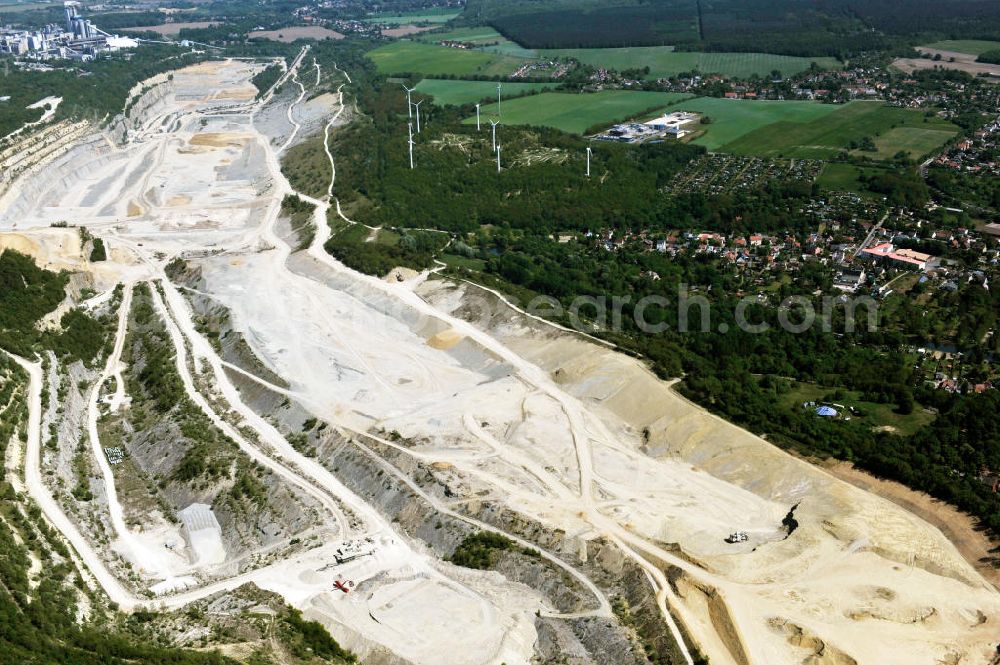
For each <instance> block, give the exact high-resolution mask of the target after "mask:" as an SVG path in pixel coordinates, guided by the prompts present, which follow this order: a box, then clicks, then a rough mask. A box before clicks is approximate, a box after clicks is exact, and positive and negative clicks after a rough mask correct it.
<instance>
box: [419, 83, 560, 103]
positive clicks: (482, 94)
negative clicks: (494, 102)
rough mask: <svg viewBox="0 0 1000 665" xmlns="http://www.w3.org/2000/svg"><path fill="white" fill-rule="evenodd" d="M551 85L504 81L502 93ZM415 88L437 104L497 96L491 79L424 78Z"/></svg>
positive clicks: (506, 94) (549, 85) (544, 87)
mask: <svg viewBox="0 0 1000 665" xmlns="http://www.w3.org/2000/svg"><path fill="white" fill-rule="evenodd" d="M553 85H554V84H549V83H504V84H503V94H504V95H505V96H511V97H514V96H518V95H524V94H526V93H528V92H531V91H533V90H545V89H547V88H551V87H553ZM417 90H418V91H420V92H422V93H424V94H425V95H431V96H432V97H433V98H434V103H435V104H437V105H439V106H445V105H447V104H454V105H456V106H459V105H462V104H474V103H475V102H478V101H480V100H482V99H496V97H497V84H496V83H493V82H491V81H449V80H441V79H424V80H422V81H421V82H420V83H418V84H417Z"/></svg>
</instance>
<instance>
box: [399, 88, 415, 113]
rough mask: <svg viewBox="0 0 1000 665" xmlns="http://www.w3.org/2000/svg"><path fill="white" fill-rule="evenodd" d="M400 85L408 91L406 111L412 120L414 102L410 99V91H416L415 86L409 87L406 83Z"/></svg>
mask: <svg viewBox="0 0 1000 665" xmlns="http://www.w3.org/2000/svg"><path fill="white" fill-rule="evenodd" d="M400 85H402V86H403V90H405V91H406V112H407V113H409V114H410V120H413V103H412V102H411V101H410V93H411V92H413V91H414V88H407V87H406V84H405V83H403V84H400Z"/></svg>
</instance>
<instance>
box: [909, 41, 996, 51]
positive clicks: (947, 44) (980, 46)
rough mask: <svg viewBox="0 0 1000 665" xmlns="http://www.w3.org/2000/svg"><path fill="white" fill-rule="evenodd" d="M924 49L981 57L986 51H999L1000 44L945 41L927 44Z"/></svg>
mask: <svg viewBox="0 0 1000 665" xmlns="http://www.w3.org/2000/svg"><path fill="white" fill-rule="evenodd" d="M925 48H934V49H939V50H941V51H955V52H956V53H968V54H970V55H982V54H983V53H986V52H987V51H994V50H996V49H1000V42H987V41H983V40H981V39H946V40H944V41H941V42H934V43H933V44H927V45H926V47H925Z"/></svg>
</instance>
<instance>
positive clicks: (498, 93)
mask: <svg viewBox="0 0 1000 665" xmlns="http://www.w3.org/2000/svg"><path fill="white" fill-rule="evenodd" d="M497 115H498V116H502V114H501V113H500V84H499V83H497Z"/></svg>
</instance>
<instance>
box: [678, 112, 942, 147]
mask: <svg viewBox="0 0 1000 665" xmlns="http://www.w3.org/2000/svg"><path fill="white" fill-rule="evenodd" d="M698 101H702V100H698ZM720 101H723V103H724V102H725V100H720ZM733 101H736V100H733ZM742 103H743V104H745V105H755V104H771V105H777V108H782V107H783V105H786V104H797V105H802V104H806V105H808V104H812V105H813V106H814V107H815V108H813V109H812V110H808V111H807V112H805V113H801V112H799V113H792V114H787V115H785V116H784V117H776V118H774V120H773V121H772V122H771V123H769V124H765V125H763V126H759V127H757V128H755V129H752V130H751V131H746V132H742V133H741V134H739V136H737V137H735V138H729V139H728V140H727V141H722V140H721V139H720V137H719V135H718V134H715V133H714V131H715V129H716V128H715V127H714V126H711V127H709V130H708V135H707V136H705V137H703V138H701V139H698V141H697V142H699V143H702V144H703V145H706V146H707V147H710V148H721V149H722V150H723V151H725V152H734V153H737V154H743V155H762V156H768V157H800V158H807V159H827V158H830V157H834V156H836V155H837V154H838V153H839V152H840V151H842V150H846V149H848V148H849V147H850V144H851V142H852V141H853V142H860V141H861V140H862V139H864V138H866V137H868V138H871V139H873V140H874V141H875V144H876V147H877V148H878V151H877V152H875V153H872V152H864V153H863V154H866V155H869V156H872V157H876V158H878V159H889V158H891V157H893V156H894V155H895V154H896V153H897V152H898V151H900V150H909V151H910V152H911V153H913V154H912V156H913V157H914V158H916V157H919V156H921V155H923V154H925V153H927V152H929V151H931V150H933V149H934V148H936V147H938V146H940V145H942V144H943V143H944V142H945V141H946V140H947V139H948V138H950V137H951V136H953V135H954V134H955V133H956V132H957V131H958V128H957V127H955V126H954V125H952V124H951V123H948V122H946V121H944V120H941V119H940V118H937V117H936V116H932V117H927V116H925V115H924V113H923V112H922V111H916V110H912V109H901V108H894V107H890V106H886V105H885V104H882V103H881V102H862V101H858V102H851V103H849V104H844V105H840V106H838V105H833V104H818V103H815V102H753V101H751V102H742ZM806 108H808V107H806ZM720 109H724V107H720ZM719 113H720V112H719V111H717V112H716V116H713V120H718V121H719V124H723V123H728V122H729V121H731V118H729V117H727V115H726V114H725V113H722V114H721V115H720V114H719ZM710 115H711V113H710ZM713 125H714V123H713ZM902 128H906V130H907V131H903V132H900V131H894V130H898V129H902ZM724 138H728V133H727V136H726V137H724ZM918 153H919V154H918ZM859 154H862V153H859Z"/></svg>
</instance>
